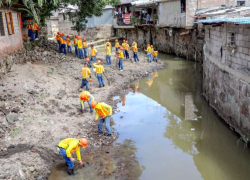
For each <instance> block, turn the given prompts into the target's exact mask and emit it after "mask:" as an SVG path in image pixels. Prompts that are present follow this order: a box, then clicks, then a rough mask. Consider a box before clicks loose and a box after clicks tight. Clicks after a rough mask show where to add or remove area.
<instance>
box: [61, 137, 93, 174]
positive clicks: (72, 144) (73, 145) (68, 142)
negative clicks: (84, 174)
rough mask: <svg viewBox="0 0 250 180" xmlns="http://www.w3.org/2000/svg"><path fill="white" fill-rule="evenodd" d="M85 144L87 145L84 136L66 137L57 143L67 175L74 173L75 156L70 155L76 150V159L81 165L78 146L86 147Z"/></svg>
mask: <svg viewBox="0 0 250 180" xmlns="http://www.w3.org/2000/svg"><path fill="white" fill-rule="evenodd" d="M87 145H88V140H87V139H86V138H80V139H75V138H67V139H64V140H62V141H61V142H60V143H59V144H58V151H59V154H60V155H61V156H62V157H63V158H64V160H65V161H66V164H67V166H68V174H69V175H72V174H74V161H75V158H73V157H72V154H73V153H74V152H76V157H77V160H78V161H79V163H80V165H83V162H82V160H81V152H80V147H83V148H86V146H87Z"/></svg>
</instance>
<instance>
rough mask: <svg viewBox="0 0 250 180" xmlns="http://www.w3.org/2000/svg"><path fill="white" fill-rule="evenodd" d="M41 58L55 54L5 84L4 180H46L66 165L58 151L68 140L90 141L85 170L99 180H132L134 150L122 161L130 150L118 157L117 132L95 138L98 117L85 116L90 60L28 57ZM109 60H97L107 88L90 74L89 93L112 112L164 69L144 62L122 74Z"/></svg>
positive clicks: (19, 67) (0, 149)
mask: <svg viewBox="0 0 250 180" xmlns="http://www.w3.org/2000/svg"><path fill="white" fill-rule="evenodd" d="M39 53H41V55H43V54H45V55H48V54H50V56H46V58H49V59H47V60H46V58H44V57H43V58H42V57H40V58H32V61H29V60H28V61H27V62H25V63H22V64H14V65H13V67H12V69H11V71H10V72H9V73H8V74H7V75H5V77H4V78H3V79H2V80H1V81H0V92H1V94H0V138H1V139H0V166H1V168H0V179H12V180H20V179H47V177H48V174H49V173H50V168H51V167H52V166H53V165H55V164H56V163H59V162H63V159H62V158H61V157H60V155H59V154H58V152H57V150H56V146H57V144H58V142H59V141H60V140H62V139H64V138H68V137H74V138H80V137H86V138H88V140H89V144H88V147H87V148H86V149H84V150H83V149H82V151H81V153H82V155H83V156H84V157H85V158H84V163H85V166H86V165H88V167H89V168H85V169H84V168H83V170H84V171H86V173H88V172H90V171H91V172H92V174H93V176H94V177H98V178H99V179H131V178H130V176H131V172H129V170H128V169H127V170H126V167H129V166H130V163H131V162H132V161H135V162H136V159H135V157H134V156H133V155H132V154H133V148H130V149H131V151H132V152H131V154H127V155H126V156H128V158H130V159H131V160H127V161H126V160H125V159H119V155H117V154H116V153H117V151H119V150H120V151H122V149H124V148H126V147H129V146H130V145H131V144H130V143H129V145H126V144H125V145H124V144H123V145H118V146H117V147H119V148H117V151H116V149H115V148H116V147H114V146H112V143H113V142H114V140H115V139H116V138H117V136H118V135H117V134H116V133H115V132H114V131H113V135H112V136H111V137H106V136H104V135H100V134H98V133H96V132H97V124H96V123H95V122H94V121H93V120H94V117H95V114H90V113H89V111H88V112H87V113H84V114H82V113H80V101H79V94H80V93H81V91H82V90H83V89H81V88H80V85H81V68H82V67H83V63H84V62H85V60H80V59H78V58H75V57H74V56H73V55H70V56H64V55H61V54H59V53H56V52H54V51H52V50H51V51H46V53H44V52H41V51H40V50H39V48H35V50H32V51H30V52H29V54H31V55H32V54H33V56H35V55H38V54H39ZM55 56H56V58H55V59H56V60H55V59H54V57H55ZM104 57H105V54H104V53H99V54H98V59H102V60H103V61H102V62H103V64H104V68H105V70H106V77H105V78H104V80H105V82H106V86H105V87H104V88H98V81H97V78H96V77H95V76H94V72H93V69H91V71H92V77H93V82H92V83H90V93H91V94H92V95H93V96H94V97H95V99H96V100H97V101H101V102H106V103H107V104H110V105H111V106H113V108H114V109H113V110H114V111H115V109H116V103H117V102H118V101H119V100H118V101H113V100H112V97H113V96H114V95H119V92H120V91H121V89H122V88H123V87H125V85H126V84H128V83H129V82H131V81H133V80H135V79H139V78H140V77H142V76H146V75H147V74H148V73H149V72H153V71H156V70H158V69H161V68H163V66H164V65H163V62H161V61H160V62H158V63H154V62H153V63H150V64H149V63H147V62H146V58H144V57H140V58H141V62H140V63H136V64H134V63H132V61H130V60H125V61H124V71H123V72H121V71H119V70H118V68H117V65H116V63H115V62H117V59H116V57H115V54H114V50H113V54H112V65H111V66H107V65H106V62H105V61H104ZM124 146H125V147H124ZM111 157H112V158H111ZM124 157H125V156H124ZM124 157H123V158H124ZM132 179H133V178H132Z"/></svg>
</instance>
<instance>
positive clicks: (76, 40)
mask: <svg viewBox="0 0 250 180" xmlns="http://www.w3.org/2000/svg"><path fill="white" fill-rule="evenodd" d="M77 37H78V36H77V35H75V38H74V46H75V53H76V57H78V50H77V46H78V43H77V42H78V39H77Z"/></svg>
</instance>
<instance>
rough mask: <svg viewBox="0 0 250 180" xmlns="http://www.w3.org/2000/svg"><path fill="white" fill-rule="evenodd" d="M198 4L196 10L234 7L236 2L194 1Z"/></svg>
mask: <svg viewBox="0 0 250 180" xmlns="http://www.w3.org/2000/svg"><path fill="white" fill-rule="evenodd" d="M195 1H197V4H198V9H203V8H210V7H216V6H221V5H229V6H235V5H236V4H237V0H195Z"/></svg>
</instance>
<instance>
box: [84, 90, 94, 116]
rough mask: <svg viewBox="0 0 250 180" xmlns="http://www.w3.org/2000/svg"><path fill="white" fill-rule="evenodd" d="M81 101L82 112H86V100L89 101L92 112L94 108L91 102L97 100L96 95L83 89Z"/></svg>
mask: <svg viewBox="0 0 250 180" xmlns="http://www.w3.org/2000/svg"><path fill="white" fill-rule="evenodd" d="M80 101H81V110H82V113H85V112H86V110H85V109H87V108H84V102H88V105H89V109H90V112H91V113H92V112H93V109H92V107H91V102H93V101H95V99H94V97H93V96H92V95H91V94H90V93H89V92H88V91H83V92H81V94H80Z"/></svg>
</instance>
